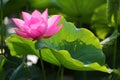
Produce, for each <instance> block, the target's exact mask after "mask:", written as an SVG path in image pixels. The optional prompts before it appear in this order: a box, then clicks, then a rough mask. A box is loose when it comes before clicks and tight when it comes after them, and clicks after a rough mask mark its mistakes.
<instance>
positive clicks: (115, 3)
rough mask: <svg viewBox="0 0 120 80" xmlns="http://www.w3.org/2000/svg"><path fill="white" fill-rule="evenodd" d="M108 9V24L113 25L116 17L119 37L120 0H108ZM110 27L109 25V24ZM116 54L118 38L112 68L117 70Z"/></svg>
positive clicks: (115, 22) (115, 24)
mask: <svg viewBox="0 0 120 80" xmlns="http://www.w3.org/2000/svg"><path fill="white" fill-rule="evenodd" d="M107 4H108V8H107V11H108V13H107V15H108V23H110V24H112V16H113V17H114V27H115V32H116V36H117V35H118V10H119V0H107ZM108 25H109V24H108ZM116 54H117V38H116V39H115V43H114V53H113V63H112V67H113V68H115V64H116Z"/></svg>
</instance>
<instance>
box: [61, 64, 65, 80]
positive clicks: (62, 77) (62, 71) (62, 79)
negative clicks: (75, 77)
mask: <svg viewBox="0 0 120 80" xmlns="http://www.w3.org/2000/svg"><path fill="white" fill-rule="evenodd" d="M60 71H61V74H60V80H64V76H63V75H64V67H62V66H61V70H60Z"/></svg>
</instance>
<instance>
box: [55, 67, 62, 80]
mask: <svg viewBox="0 0 120 80" xmlns="http://www.w3.org/2000/svg"><path fill="white" fill-rule="evenodd" d="M60 70H61V67H59V68H58V71H57V79H56V80H59V79H60Z"/></svg>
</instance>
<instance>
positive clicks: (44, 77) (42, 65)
mask: <svg viewBox="0 0 120 80" xmlns="http://www.w3.org/2000/svg"><path fill="white" fill-rule="evenodd" d="M39 53H40V63H41V68H42V74H43V80H46V75H45V69H44V63H43V60H42V54H41V50H39Z"/></svg>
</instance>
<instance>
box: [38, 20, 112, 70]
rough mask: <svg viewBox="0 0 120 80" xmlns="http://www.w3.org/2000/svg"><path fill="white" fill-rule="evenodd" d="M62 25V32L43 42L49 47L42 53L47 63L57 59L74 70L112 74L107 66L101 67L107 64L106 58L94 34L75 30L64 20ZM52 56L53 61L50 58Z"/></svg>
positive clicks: (84, 30) (43, 49) (85, 30)
mask: <svg viewBox="0 0 120 80" xmlns="http://www.w3.org/2000/svg"><path fill="white" fill-rule="evenodd" d="M60 23H62V24H64V27H63V28H62V30H61V31H60V32H58V33H57V34H56V35H54V36H53V37H51V38H49V39H44V40H43V41H44V42H45V44H46V45H47V46H45V47H44V48H42V49H41V53H42V56H43V57H44V59H45V60H46V61H47V62H50V61H51V60H54V59H57V60H58V61H59V62H60V64H61V65H63V66H64V67H66V68H69V69H73V70H98V71H103V72H110V71H109V70H108V69H107V68H106V67H105V66H101V65H103V64H104V62H105V56H104V54H103V52H102V46H101V44H100V42H99V40H98V39H97V38H96V37H95V36H94V34H93V33H92V32H90V31H89V30H87V29H84V28H80V29H78V28H75V26H74V25H73V24H72V23H68V22H66V21H65V19H64V18H62V19H61V22H60ZM37 46H38V45H37ZM40 46H42V47H43V45H40ZM38 47H39V46H38ZM40 48H41V47H40ZM53 54H54V55H53ZM51 55H53V58H52V59H50V58H49V56H51ZM54 57H55V58H54ZM50 63H51V62H50Z"/></svg>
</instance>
